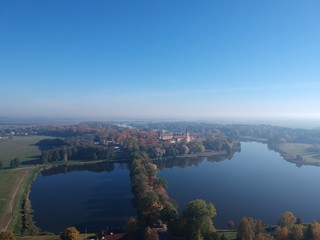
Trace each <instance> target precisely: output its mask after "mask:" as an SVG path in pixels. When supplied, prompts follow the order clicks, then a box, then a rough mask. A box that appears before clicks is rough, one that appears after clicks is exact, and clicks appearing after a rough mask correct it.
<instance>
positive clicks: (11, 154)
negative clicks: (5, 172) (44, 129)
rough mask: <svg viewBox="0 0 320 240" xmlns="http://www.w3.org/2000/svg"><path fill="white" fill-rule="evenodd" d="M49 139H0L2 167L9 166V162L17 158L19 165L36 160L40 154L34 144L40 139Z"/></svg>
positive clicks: (29, 137) (40, 137) (24, 137)
mask: <svg viewBox="0 0 320 240" xmlns="http://www.w3.org/2000/svg"><path fill="white" fill-rule="evenodd" d="M45 138H51V137H46V136H13V138H11V139H10V138H8V137H5V138H1V139H0V153H1V154H0V161H2V162H3V164H4V167H9V166H10V161H11V160H13V159H14V158H19V159H20V161H21V163H23V162H32V160H37V159H38V158H39V156H40V154H41V151H40V150H39V148H38V146H36V145H35V144H36V143H37V142H39V141H40V140H42V139H45Z"/></svg>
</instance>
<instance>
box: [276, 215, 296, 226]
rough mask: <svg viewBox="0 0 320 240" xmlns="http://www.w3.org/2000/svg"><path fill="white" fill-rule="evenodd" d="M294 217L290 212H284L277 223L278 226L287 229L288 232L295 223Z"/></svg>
mask: <svg viewBox="0 0 320 240" xmlns="http://www.w3.org/2000/svg"><path fill="white" fill-rule="evenodd" d="M296 220H297V219H296V217H295V216H294V215H293V213H292V212H284V213H283V214H282V215H281V217H280V219H279V222H278V225H279V226H281V227H287V228H288V230H291V229H292V227H293V225H294V224H295V223H296Z"/></svg>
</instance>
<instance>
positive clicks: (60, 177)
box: [30, 163, 136, 232]
mask: <svg viewBox="0 0 320 240" xmlns="http://www.w3.org/2000/svg"><path fill="white" fill-rule="evenodd" d="M131 199H132V193H131V184H130V178H129V170H128V169H127V165H126V164H113V163H103V164H95V165H91V166H70V167H59V168H53V169H50V170H47V171H44V172H42V173H41V174H38V176H37V178H36V179H35V181H34V182H33V184H32V188H31V193H30V200H31V203H32V208H33V210H34V212H33V215H34V220H35V221H36V224H37V226H39V227H40V228H41V229H42V230H43V231H51V232H60V231H63V230H64V229H65V228H66V227H70V226H75V227H77V229H78V230H79V231H81V232H85V229H87V231H88V232H96V231H98V232H100V231H101V230H102V229H106V228H107V227H110V228H117V227H122V226H125V225H126V221H127V220H128V218H129V217H131V216H135V215H136V211H135V209H134V208H133V207H132V205H131Z"/></svg>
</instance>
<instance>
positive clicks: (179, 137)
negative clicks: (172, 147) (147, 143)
mask: <svg viewBox="0 0 320 240" xmlns="http://www.w3.org/2000/svg"><path fill="white" fill-rule="evenodd" d="M158 139H159V140H162V141H170V142H171V143H180V142H186V143H188V142H190V141H191V140H192V137H191V136H190V134H189V131H188V130H186V132H185V133H184V134H173V133H172V132H167V131H163V130H162V131H159V132H158Z"/></svg>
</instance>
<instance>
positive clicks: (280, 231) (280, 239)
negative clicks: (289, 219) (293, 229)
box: [275, 226, 289, 240]
mask: <svg viewBox="0 0 320 240" xmlns="http://www.w3.org/2000/svg"><path fill="white" fill-rule="evenodd" d="M275 237H276V239H277V240H288V239H289V231H288V228H287V227H281V226H278V227H277V228H276V232H275Z"/></svg>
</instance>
